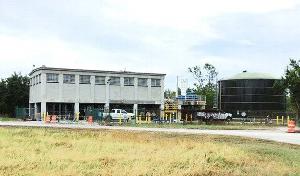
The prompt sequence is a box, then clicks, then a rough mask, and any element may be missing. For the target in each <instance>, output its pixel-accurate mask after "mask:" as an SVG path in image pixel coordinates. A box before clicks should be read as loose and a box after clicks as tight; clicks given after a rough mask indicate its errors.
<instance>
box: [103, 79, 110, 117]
mask: <svg viewBox="0 0 300 176" xmlns="http://www.w3.org/2000/svg"><path fill="white" fill-rule="evenodd" d="M105 84H106V85H105V88H106V89H105V105H104V109H105V110H106V111H107V110H109V103H110V102H109V101H110V91H109V90H110V88H109V84H110V78H109V76H106V77H105Z"/></svg>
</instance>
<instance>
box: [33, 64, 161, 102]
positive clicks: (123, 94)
mask: <svg viewBox="0 0 300 176" xmlns="http://www.w3.org/2000/svg"><path fill="white" fill-rule="evenodd" d="M46 73H57V74H59V83H47V81H46ZM39 74H41V83H40V84H37V85H34V86H31V87H30V98H29V99H30V100H29V102H30V103H38V102H41V103H42V104H45V103H46V102H66V103H77V104H75V105H76V106H78V103H107V102H108V101H115V102H124V103H126V102H127V103H130V104H139V103H140V102H146V103H147V102H148V103H154V104H161V103H162V102H163V99H164V97H163V91H164V88H163V86H164V76H145V75H126V74H96V73H90V74H89V73H87V72H62V71H52V70H51V71H48V70H40V71H37V72H34V73H33V74H32V75H31V77H33V76H35V75H39ZM63 74H75V84H65V83H63ZM79 75H90V76H91V84H79ZM95 76H105V77H106V80H109V77H111V76H117V77H120V80H121V85H119V86H116V85H107V84H106V85H95ZM124 77H134V85H133V86H124ZM137 78H147V79H148V85H147V87H139V86H138V85H137ZM151 78H153V79H161V80H162V81H161V83H162V86H161V87H151ZM108 98H109V100H108Z"/></svg>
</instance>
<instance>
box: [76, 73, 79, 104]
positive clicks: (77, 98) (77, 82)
mask: <svg viewBox="0 0 300 176" xmlns="http://www.w3.org/2000/svg"><path fill="white" fill-rule="evenodd" d="M75 87H76V97H75V103H79V101H80V98H79V75H75Z"/></svg>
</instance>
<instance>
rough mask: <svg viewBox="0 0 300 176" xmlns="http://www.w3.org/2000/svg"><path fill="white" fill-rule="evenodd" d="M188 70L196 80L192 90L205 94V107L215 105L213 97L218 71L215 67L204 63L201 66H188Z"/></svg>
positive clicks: (214, 96)
mask: <svg viewBox="0 0 300 176" xmlns="http://www.w3.org/2000/svg"><path fill="white" fill-rule="evenodd" d="M188 71H189V72H190V73H191V74H192V75H193V77H194V78H195V80H196V81H197V82H196V83H194V86H195V88H194V91H195V93H196V94H198V95H205V96H206V107H207V108H213V107H214V105H215V103H216V102H215V98H216V96H217V95H216V93H217V92H216V81H217V80H216V78H217V75H218V72H217V71H216V68H215V67H214V66H213V65H211V64H209V63H206V64H205V65H204V66H203V67H201V66H194V67H190V68H188Z"/></svg>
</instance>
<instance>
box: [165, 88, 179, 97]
mask: <svg viewBox="0 0 300 176" xmlns="http://www.w3.org/2000/svg"><path fill="white" fill-rule="evenodd" d="M164 97H165V98H167V99H175V98H176V92H175V91H172V90H170V89H167V90H165V92H164Z"/></svg>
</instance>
